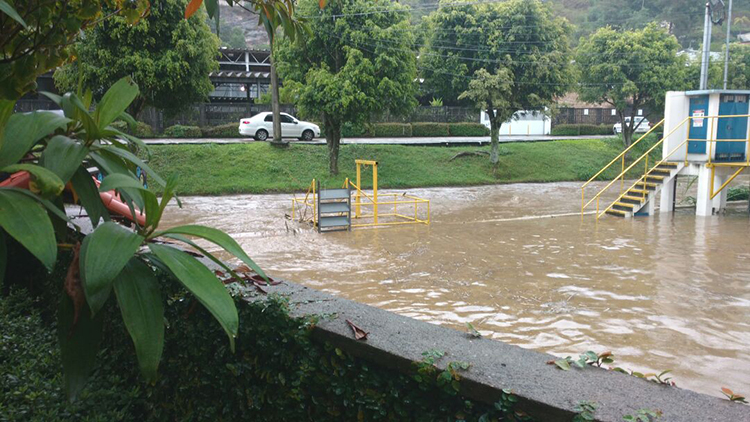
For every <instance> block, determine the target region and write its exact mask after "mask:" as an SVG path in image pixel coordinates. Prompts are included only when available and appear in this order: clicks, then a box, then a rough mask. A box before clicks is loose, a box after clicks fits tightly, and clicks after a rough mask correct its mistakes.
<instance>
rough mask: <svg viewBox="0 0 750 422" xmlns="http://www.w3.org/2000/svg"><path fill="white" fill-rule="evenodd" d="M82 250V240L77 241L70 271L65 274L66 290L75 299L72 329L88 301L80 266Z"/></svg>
mask: <svg viewBox="0 0 750 422" xmlns="http://www.w3.org/2000/svg"><path fill="white" fill-rule="evenodd" d="M80 251H81V242H78V243H76V245H75V246H74V247H73V259H72V260H71V261H70V267H68V273H67V275H66V276H65V292H66V293H67V294H68V296H69V297H70V299H71V300H72V301H73V309H74V311H73V324H72V326H71V330H72V329H73V328H75V326H76V324H77V323H78V317H79V316H80V312H81V308H83V307H84V305H85V303H86V294H85V292H84V291H83V286H82V285H81V273H80V267H79V261H78V256H79V253H80Z"/></svg>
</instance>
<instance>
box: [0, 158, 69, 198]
mask: <svg viewBox="0 0 750 422" xmlns="http://www.w3.org/2000/svg"><path fill="white" fill-rule="evenodd" d="M0 171H4V172H6V173H15V172H17V171H27V172H29V173H31V175H32V176H33V182H34V184H35V185H36V188H37V189H39V192H40V193H41V194H42V196H43V197H50V196H57V195H59V194H61V193H62V191H63V189H65V183H63V181H62V180H60V178H59V177H57V175H56V174H55V173H53V172H51V171H50V170H48V169H46V168H44V167H42V166H38V165H36V164H14V165H12V166H6V167H5V168H2V169H0Z"/></svg>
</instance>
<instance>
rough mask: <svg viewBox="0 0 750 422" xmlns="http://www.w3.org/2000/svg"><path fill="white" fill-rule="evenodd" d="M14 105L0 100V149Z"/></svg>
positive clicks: (10, 101) (9, 101) (8, 101)
mask: <svg viewBox="0 0 750 422" xmlns="http://www.w3.org/2000/svg"><path fill="white" fill-rule="evenodd" d="M0 1H2V0H0ZM15 105H16V102H15V101H12V100H0V149H1V148H2V147H3V132H5V125H6V124H7V123H8V119H10V116H11V115H13V107H15Z"/></svg>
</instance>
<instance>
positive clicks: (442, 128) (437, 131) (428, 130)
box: [411, 122, 450, 136]
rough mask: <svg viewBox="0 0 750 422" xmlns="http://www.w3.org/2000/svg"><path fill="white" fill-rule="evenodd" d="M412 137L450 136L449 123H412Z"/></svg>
mask: <svg viewBox="0 0 750 422" xmlns="http://www.w3.org/2000/svg"><path fill="white" fill-rule="evenodd" d="M411 133H412V136H450V132H449V131H448V124H447V123H426V122H425V123H412V124H411Z"/></svg>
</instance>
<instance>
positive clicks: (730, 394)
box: [721, 387, 734, 396]
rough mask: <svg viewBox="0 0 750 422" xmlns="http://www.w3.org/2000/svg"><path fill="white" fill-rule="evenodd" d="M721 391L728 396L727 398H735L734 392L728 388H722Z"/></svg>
mask: <svg viewBox="0 0 750 422" xmlns="http://www.w3.org/2000/svg"><path fill="white" fill-rule="evenodd" d="M721 391H723V392H724V394H726V395H727V396H733V395H734V391H732V390H730V389H728V388H727V387H721Z"/></svg>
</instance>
